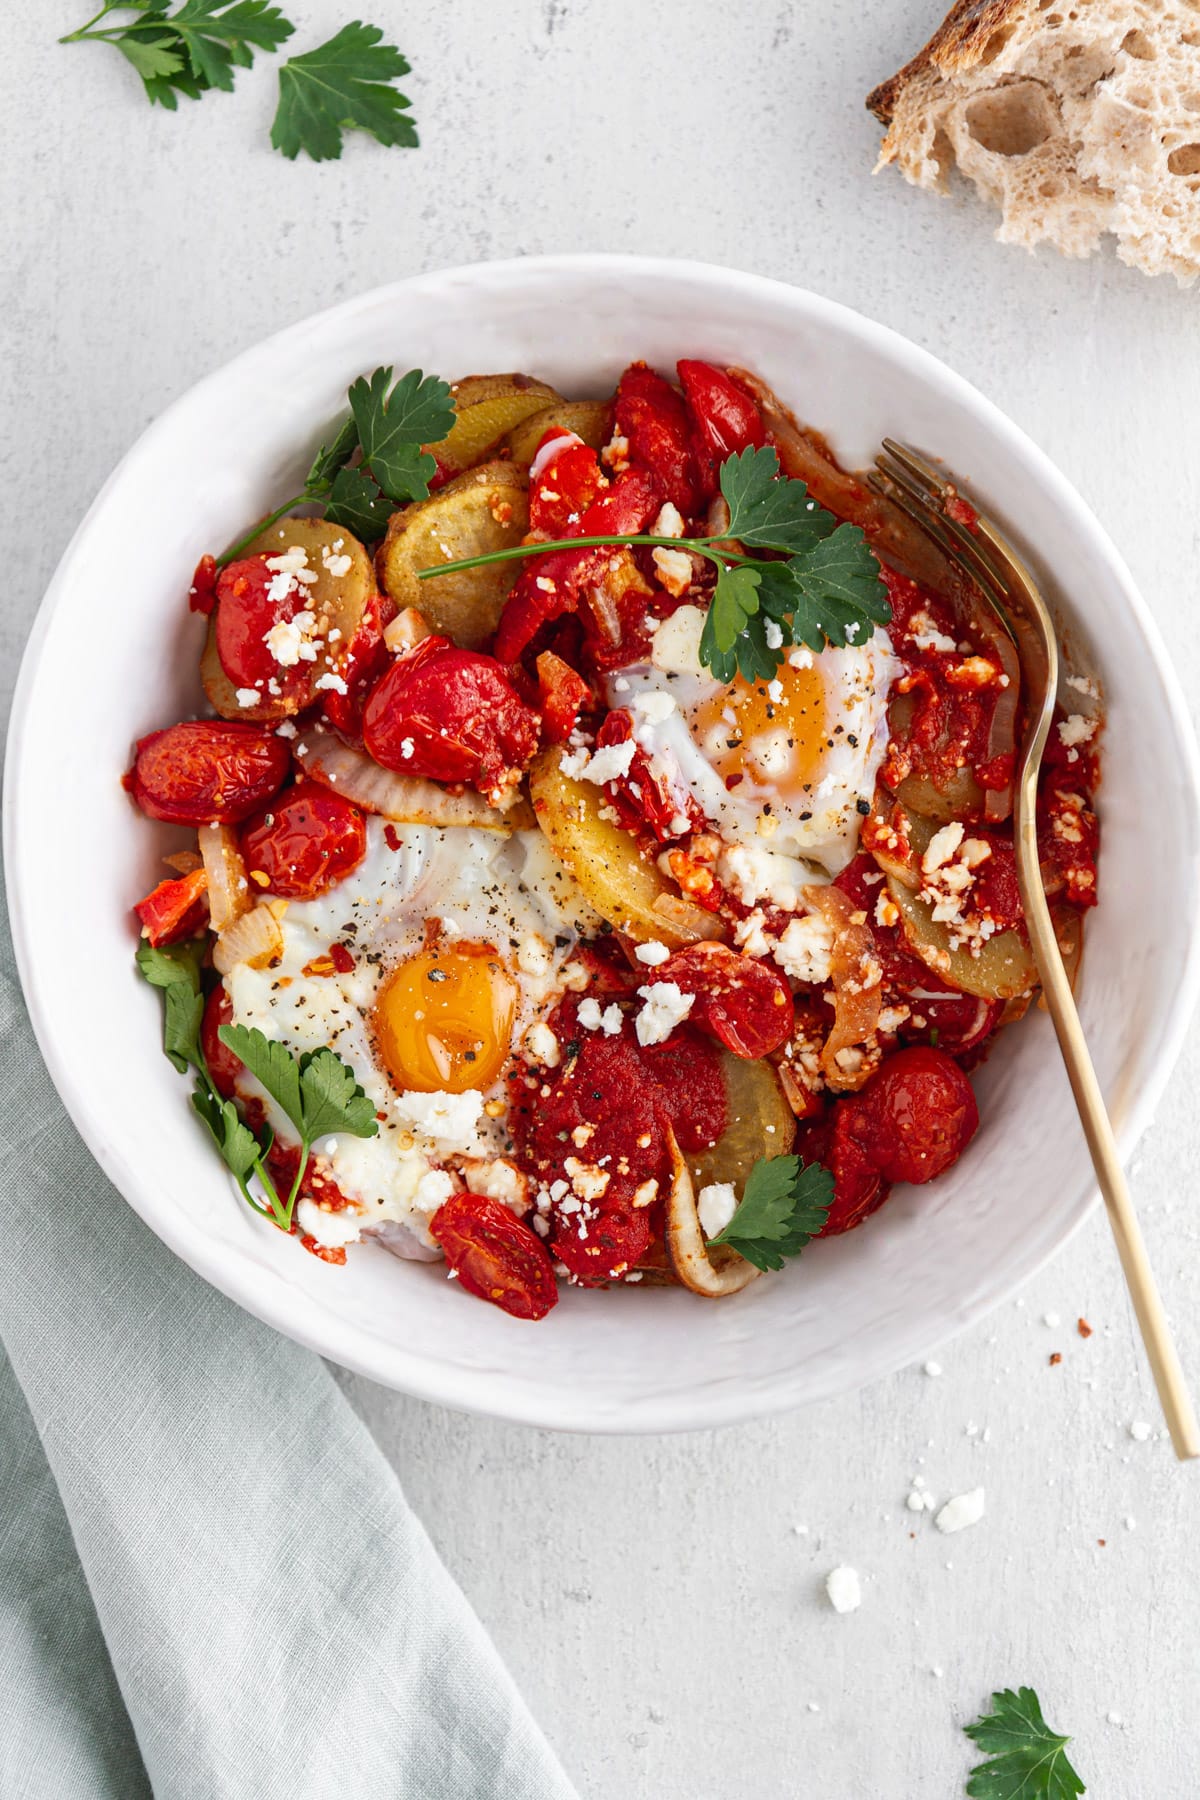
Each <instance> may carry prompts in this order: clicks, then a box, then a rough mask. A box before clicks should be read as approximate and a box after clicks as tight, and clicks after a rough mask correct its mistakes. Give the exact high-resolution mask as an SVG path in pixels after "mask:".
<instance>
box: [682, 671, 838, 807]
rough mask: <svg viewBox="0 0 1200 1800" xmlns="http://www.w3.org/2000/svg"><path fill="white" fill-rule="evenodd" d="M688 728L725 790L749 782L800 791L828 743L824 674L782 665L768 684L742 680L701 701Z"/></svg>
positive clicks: (807, 781) (814, 769)
mask: <svg viewBox="0 0 1200 1800" xmlns="http://www.w3.org/2000/svg"><path fill="white" fill-rule="evenodd" d="M772 688H774V689H775V692H776V693H777V694H778V695H779V698H778V699H777V700H776V699H773V698H772V695H771V689H772ZM689 723H690V725H691V728H692V732H693V735H694V736H695V738H696V740H697V742H698V743H699V744H700V746H701V747H702V749H703V750H704V753H705V755H706V756H707V758H708V760H709V762H710V763H711V764H712V766H713V767H714V769H716V771H717V773H718V775H720V776H721V777H722V779H723V780H724V782H725V785H726V786H727V787H729V788H736V787H737V786H739V785H740V783H741V782H742V781H743V780H745V781H748V782H751V783H753V784H754V785H755V786H756V787H769V788H776V789H780V790H786V789H789V788H796V789H799V788H801V787H804V786H805V785H807V784H811V783H812V781H813V779H814V778H815V776H816V774H817V771H818V769H819V767H820V765H821V762H822V760H823V758H824V755H825V751H826V748H827V744H828V733H827V720H826V702H825V684H824V681H823V680H822V676H821V671H820V669H819V668H817V667H815V666H814V667H812V668H808V669H795V668H793V667H792V666H791V664H790V663H784V664H783V666H782V667H781V668H780V670H779V672H778V675H777V676H776V677H775V679H774V680H773V681H772V682H771V683H769V684H768V683H767V682H766V681H746V680H745V679H744V677H742V676H740V675H739V676H738V677H737V679H736V680H735V681H734V682H733V684H732V686H730V687H728V688H725V689H723V690H722V691H721V692H720V693H717V694H714V695H712V696H710V697H709V698H708V699H706V700H703V701H701V703H700V705H699V706H698V707H697V708H696V709H695V711H694V713H693V714H692V716H691V719H690V720H689Z"/></svg>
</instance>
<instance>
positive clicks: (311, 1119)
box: [136, 939, 379, 1231]
mask: <svg viewBox="0 0 1200 1800" xmlns="http://www.w3.org/2000/svg"><path fill="white" fill-rule="evenodd" d="M203 953H204V945H203V942H202V941H201V940H199V939H197V940H196V941H195V942H192V943H187V944H171V945H169V946H166V947H164V948H162V949H157V950H156V949H154V948H152V946H151V945H149V944H145V943H144V944H141V945H139V947H138V951H137V959H136V960H137V966H138V969H139V971H140V973H141V975H142V977H143V978H144V979H145V980H146V981H148V982H149V983H150V985H151V986H152V987H156V988H159V989H161V990H162V996H163V1049H164V1051H165V1052H166V1054H167V1056H168V1057H169V1058H170V1060H171V1061H172V1062H173V1063H174V1065H175V1067H176V1068H177V1069H178V1070H179V1072H180V1073H181V1074H184V1073H186V1071H187V1070H188V1069H191V1071H192V1072H193V1074H194V1076H195V1085H194V1087H193V1090H192V1106H193V1107H194V1109H195V1111H196V1113H197V1114H198V1116H199V1117H200V1118H201V1119H203V1121H204V1123H205V1124H206V1125H207V1127H208V1129H209V1131H210V1133H211V1134H212V1138H213V1142H214V1143H215V1144H216V1146H217V1149H218V1151H219V1152H220V1154H221V1157H222V1159H223V1161H224V1162H225V1165H226V1167H227V1168H228V1169H229V1170H230V1172H231V1173H232V1175H233V1177H234V1180H235V1181H236V1182H237V1184H238V1187H239V1188H240V1189H241V1191H242V1197H243V1198H244V1200H245V1201H246V1204H247V1205H248V1206H250V1207H251V1208H252V1209H253V1210H254V1211H255V1212H256V1213H257V1214H258V1215H259V1217H260V1218H263V1219H269V1220H270V1222H271V1224H272V1225H277V1226H278V1227H279V1229H280V1230H281V1231H290V1230H291V1228H292V1215H293V1213H294V1212H295V1209H296V1201H297V1198H298V1197H299V1194H300V1189H301V1186H302V1185H303V1182H304V1176H305V1173H306V1171H307V1169H308V1164H309V1158H310V1156H311V1153H312V1149H313V1146H314V1144H316V1143H319V1141H320V1140H321V1139H322V1138H323V1137H331V1136H335V1135H337V1134H338V1133H344V1134H346V1135H348V1136H350V1137H375V1136H376V1134H377V1133H378V1131H379V1126H378V1123H377V1121H376V1118H375V1108H374V1106H373V1105H372V1103H371V1101H370V1100H369V1099H368V1098H367V1096H366V1095H365V1094H364V1093H363V1090H362V1088H361V1087H360V1086H359V1085H358V1082H357V1081H356V1080H355V1076H354V1071H353V1070H352V1069H349V1068H347V1066H346V1064H345V1063H344V1062H343V1061H342V1060H341V1058H340V1057H339V1056H336V1055H335V1054H334V1052H333V1051H332V1050H329V1049H326V1048H322V1049H320V1050H307V1051H305V1052H304V1054H303V1055H302V1056H300V1057H295V1056H293V1055H292V1053H291V1052H290V1050H288V1049H287V1048H286V1047H285V1046H284V1045H283V1044H280V1043H276V1042H274V1041H273V1040H272V1039H270V1038H268V1037H265V1036H264V1035H263V1033H262V1032H261V1031H258V1030H256V1029H252V1028H247V1027H246V1026H245V1025H222V1027H221V1029H220V1032H219V1034H218V1035H219V1037H220V1039H221V1042H222V1043H223V1044H224V1045H225V1047H226V1049H227V1050H231V1051H232V1052H233V1054H234V1055H235V1056H236V1057H237V1058H238V1060H239V1061H240V1062H242V1063H243V1064H244V1065H245V1067H246V1069H247V1070H248V1071H249V1073H250V1074H251V1075H253V1076H254V1078H255V1079H256V1080H257V1081H258V1082H259V1083H260V1084H261V1085H262V1087H264V1088H265V1089H266V1091H267V1093H268V1094H269V1095H270V1097H271V1099H272V1100H273V1101H274V1102H275V1104H276V1105H277V1106H278V1107H279V1109H280V1111H281V1112H282V1113H283V1115H284V1117H285V1118H286V1119H287V1120H288V1122H289V1123H290V1124H291V1125H292V1127H293V1128H294V1130H295V1132H296V1134H297V1136H298V1137H299V1139H300V1154H299V1159H298V1162H297V1166H296V1173H295V1177H294V1178H293V1181H292V1185H291V1188H290V1189H289V1191H288V1193H287V1194H286V1195H282V1194H280V1193H279V1191H278V1189H277V1188H276V1186H275V1183H274V1181H273V1180H272V1178H271V1174H270V1171H269V1169H268V1167H267V1158H268V1156H269V1155H270V1153H271V1147H272V1145H273V1143H274V1133H273V1132H272V1131H271V1128H270V1127H269V1126H264V1127H263V1129H262V1130H261V1131H260V1132H254V1131H252V1130H251V1129H250V1127H249V1125H247V1124H246V1122H245V1120H244V1119H243V1118H242V1116H241V1114H240V1113H239V1111H238V1109H237V1106H236V1105H235V1104H234V1102H233V1101H232V1100H226V1099H224V1098H222V1096H221V1095H220V1094H219V1093H218V1092H217V1090H216V1088H215V1087H214V1085H213V1080H212V1076H211V1074H210V1073H209V1068H208V1063H207V1062H206V1060H205V1056H204V1051H203V1049H202V1047H201V1044H200V1026H201V1022H202V1020H203V1018H204V994H203V991H202V989H201V985H200V963H201V958H202V956H203ZM251 1181H256V1182H257V1184H258V1190H259V1192H261V1194H262V1195H263V1196H264V1199H265V1204H264V1200H260V1199H259V1197H258V1193H256V1192H255V1191H254V1189H252V1188H251V1186H250V1183H251Z"/></svg>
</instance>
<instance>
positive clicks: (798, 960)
mask: <svg viewBox="0 0 1200 1800" xmlns="http://www.w3.org/2000/svg"><path fill="white" fill-rule="evenodd" d="M774 957H775V961H776V962H777V963H778V964H779V966H780V968H781V969H782V970H783V972H784V974H785V975H790V976H791V978H792V980H793V981H811V982H814V983H818V984H819V983H821V982H825V981H828V980H829V978H830V974H831V964H832V957H833V927H832V926H831V925H830V923H829V921H828V920H827V919H823V918H821V917H820V915H819V914H817V913H808V914H806V915H805V916H804V917H803V918H799V919H793V920H792V921H791V922H790V924H789V925H788V927H787V929H786V930H785V932H784V933H783V936H782V937H781V938H780V939H779V942H778V943H777V944H776V945H775V947H774Z"/></svg>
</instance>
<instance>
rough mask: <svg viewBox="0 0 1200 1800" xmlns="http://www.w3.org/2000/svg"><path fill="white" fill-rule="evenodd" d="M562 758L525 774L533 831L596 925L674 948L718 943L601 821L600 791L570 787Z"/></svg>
mask: <svg viewBox="0 0 1200 1800" xmlns="http://www.w3.org/2000/svg"><path fill="white" fill-rule="evenodd" d="M561 760H562V752H561V751H560V750H559V749H557V748H553V749H550V750H544V751H543V752H542V754H541V756H540V757H539V758H538V759H537V761H536V762H535V763H534V765H533V767H532V769H531V770H530V772H529V793H530V797H531V799H532V800H533V810H534V812H535V813H536V814H537V821H538V824H539V825H540V826H541V828H542V830H543V831H544V832H545V834H546V836H547V838H549V840H550V843H551V846H552V847H553V849H554V850H555V852H556V853H557V855H558V857H559V858H560V860H561V861H562V862H564V863H565V864H566V866H567V868H568V869H569V870H570V871H571V873H572V875H574V877H575V879H576V881H577V882H578V883H579V886H580V887H581V888H582V889H583V892H584V894H585V895H586V896H587V898H588V900H590V901H591V903H592V905H593V906H594V907H595V909H596V911H597V912H598V913H599V914H600V916H601V918H604V919H607V920H608V921H609V923H610V924H611V925H614V926H615V927H616V929H617V930H618V931H623V932H624V933H625V935H626V937H630V938H633V940H634V941H635V943H639V944H644V943H648V942H649V941H650V940H652V939H657V940H658V942H660V943H663V944H668V945H670V947H671V948H672V949H678V948H679V947H680V946H681V945H683V944H692V943H696V942H697V941H698V940H700V939H701V938H715V937H721V936H723V933H722V930H721V926H720V924H719V922H718V921H717V920H716V919H715V918H714V917H713V915H712V914H711V913H706V912H705V911H704V909H703V908H702V907H699V906H697V905H696V904H695V902H694V901H690V900H687V899H685V898H684V896H683V895H682V894H680V892H679V890H678V889H677V888H676V887H675V885H674V883H673V882H671V881H669V880H668V879H667V877H666V876H665V875H664V874H662V872H661V871H660V870H659V868H658V866H657V865H656V864H655V863H653V862H651V861H650V860H649V859H648V858H647V857H644V856H643V855H642V853H641V851H640V850H639V849H638V846H637V844H636V842H635V841H634V839H633V838H632V837H631V836H630V834H629V833H628V832H627V831H625V830H623V829H622V827H621V826H620V825H617V824H615V823H614V822H613V821H612V820H611V819H606V818H603V817H602V816H601V808H602V807H603V805H604V792H603V790H602V789H601V788H598V787H595V786H593V785H592V783H591V782H587V781H574V780H572V779H571V777H570V776H569V775H565V774H564V773H563V771H562V768H561V766H560V764H561Z"/></svg>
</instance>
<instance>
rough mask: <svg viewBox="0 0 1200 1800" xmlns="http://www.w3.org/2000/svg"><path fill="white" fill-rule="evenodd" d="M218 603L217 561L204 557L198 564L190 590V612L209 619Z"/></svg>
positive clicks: (214, 558) (211, 557)
mask: <svg viewBox="0 0 1200 1800" xmlns="http://www.w3.org/2000/svg"><path fill="white" fill-rule="evenodd" d="M216 601H217V559H216V557H215V556H202V557H201V558H200V561H199V562H198V563H197V564H196V572H195V574H194V575H193V576H192V585H191V587H190V588H189V589H188V611H189V612H194V613H201V614H202V615H203V616H204V618H207V617H208V615H209V613H210V612H211V611H212V609H213V607H214V606H215V605H216Z"/></svg>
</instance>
